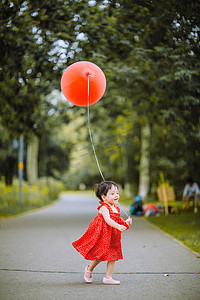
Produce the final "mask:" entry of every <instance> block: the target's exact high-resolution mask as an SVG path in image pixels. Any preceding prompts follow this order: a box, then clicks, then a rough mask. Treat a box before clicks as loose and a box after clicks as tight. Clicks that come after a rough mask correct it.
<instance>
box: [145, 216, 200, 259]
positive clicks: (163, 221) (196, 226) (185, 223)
mask: <svg viewBox="0 0 200 300" xmlns="http://www.w3.org/2000/svg"><path fill="white" fill-rule="evenodd" d="M148 221H149V222H151V223H153V224H154V225H156V226H157V227H159V228H160V229H162V230H163V231H165V232H167V233H169V234H170V235H171V236H173V237H175V238H176V239H178V240H180V241H181V242H183V244H185V245H186V246H188V247H189V248H190V249H191V250H193V251H196V252H198V253H199V254H200V214H199V213H198V214H194V213H192V212H188V213H181V214H178V215H174V214H171V215H168V216H164V215H162V216H159V217H154V216H151V217H149V218H148Z"/></svg>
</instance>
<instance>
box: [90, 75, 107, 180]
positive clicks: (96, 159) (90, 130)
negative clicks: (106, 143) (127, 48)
mask: <svg viewBox="0 0 200 300" xmlns="http://www.w3.org/2000/svg"><path fill="white" fill-rule="evenodd" d="M90 76H91V75H89V74H88V111H87V116H88V129H89V135H90V141H91V144H92V149H93V152H94V156H95V159H96V163H97V167H98V169H99V173H100V175H101V177H102V179H103V181H105V178H104V176H103V174H102V172H101V168H100V165H99V161H98V158H97V155H96V151H95V147H94V144H93V140H92V133H91V129H90V109H89V107H90Z"/></svg>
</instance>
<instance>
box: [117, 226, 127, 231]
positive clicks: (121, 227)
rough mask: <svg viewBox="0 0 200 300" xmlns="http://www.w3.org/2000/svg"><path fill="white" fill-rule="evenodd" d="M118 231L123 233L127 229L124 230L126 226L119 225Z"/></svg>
mask: <svg viewBox="0 0 200 300" xmlns="http://www.w3.org/2000/svg"><path fill="white" fill-rule="evenodd" d="M118 229H119V231H121V232H123V231H125V230H126V229H127V228H126V226H124V225H119V228H118Z"/></svg>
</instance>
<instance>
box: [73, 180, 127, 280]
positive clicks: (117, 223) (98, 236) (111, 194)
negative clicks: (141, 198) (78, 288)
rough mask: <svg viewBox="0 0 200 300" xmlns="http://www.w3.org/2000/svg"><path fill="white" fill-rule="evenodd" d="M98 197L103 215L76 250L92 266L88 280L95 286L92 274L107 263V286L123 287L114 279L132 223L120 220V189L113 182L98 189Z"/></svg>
mask: <svg viewBox="0 0 200 300" xmlns="http://www.w3.org/2000/svg"><path fill="white" fill-rule="evenodd" d="M95 192H96V196H97V197H98V198H99V200H100V202H99V203H100V206H99V207H98V208H97V209H98V211H99V213H98V215H97V216H96V217H95V218H94V220H93V221H92V222H91V223H90V224H89V227H88V229H87V230H86V232H85V233H84V235H83V236H82V237H81V238H80V239H79V240H77V241H75V242H73V243H72V245H73V246H74V248H75V249H76V250H77V251H78V252H79V253H80V254H81V255H83V257H84V258H85V259H87V260H91V262H90V264H89V265H88V266H86V268H85V274H84V280H85V281H86V282H87V283H91V282H92V271H93V269H94V268H95V267H96V266H97V265H98V264H99V263H100V262H101V261H107V272H106V276H105V277H104V278H103V283H104V284H120V281H117V280H114V279H112V273H113V270H114V265H115V261H116V260H118V259H122V258H123V256H122V249H121V232H123V231H124V230H126V229H128V228H129V225H131V224H132V219H131V218H130V217H129V218H128V219H127V220H126V221H124V220H123V219H122V218H121V217H120V209H119V207H118V206H116V204H117V203H118V200H119V192H118V186H117V184H116V183H115V182H113V181H104V182H102V183H100V184H97V185H96V186H95Z"/></svg>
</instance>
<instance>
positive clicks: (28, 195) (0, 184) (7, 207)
mask: <svg viewBox="0 0 200 300" xmlns="http://www.w3.org/2000/svg"><path fill="white" fill-rule="evenodd" d="M63 190H64V185H63V183H62V182H61V181H57V180H55V179H53V178H40V180H39V182H38V184H36V185H34V186H29V185H28V184H27V182H25V181H24V182H23V189H22V192H23V193H22V194H23V197H22V203H20V202H19V182H18V180H14V181H13V185H10V186H7V185H6V184H5V182H4V180H3V178H2V180H1V181H0V216H4V217H6V216H10V215H16V214H19V213H22V212H25V211H28V210H31V209H36V208H40V207H43V206H45V205H48V204H50V203H51V202H52V201H55V200H56V199H57V198H58V195H59V193H60V192H62V191H63Z"/></svg>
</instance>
